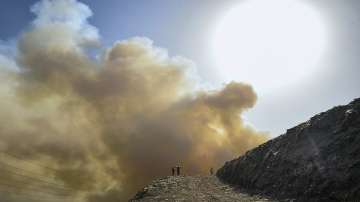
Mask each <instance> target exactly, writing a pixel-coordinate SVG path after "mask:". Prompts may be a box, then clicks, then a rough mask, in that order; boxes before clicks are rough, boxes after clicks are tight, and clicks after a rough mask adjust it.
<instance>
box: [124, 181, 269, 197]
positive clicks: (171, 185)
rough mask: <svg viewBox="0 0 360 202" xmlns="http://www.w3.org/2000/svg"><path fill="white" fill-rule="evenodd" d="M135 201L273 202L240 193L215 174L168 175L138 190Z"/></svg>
mask: <svg viewBox="0 0 360 202" xmlns="http://www.w3.org/2000/svg"><path fill="white" fill-rule="evenodd" d="M130 201H133V202H159V201H167V202H181V201H182V202H205V201H206V202H208V201H211V202H220V201H221V202H235V201H239V202H271V200H268V199H266V198H263V197H259V196H256V195H254V196H249V195H248V194H244V193H240V192H238V191H236V190H234V189H233V188H231V187H230V186H228V185H224V184H223V183H221V182H220V181H219V180H218V179H217V178H216V177H215V176H179V177H172V176H171V177H166V178H163V179H158V180H155V181H153V182H152V183H151V184H150V185H148V186H147V187H145V188H144V189H143V190H142V191H140V192H138V193H137V195H136V196H135V197H134V199H132V200H130Z"/></svg>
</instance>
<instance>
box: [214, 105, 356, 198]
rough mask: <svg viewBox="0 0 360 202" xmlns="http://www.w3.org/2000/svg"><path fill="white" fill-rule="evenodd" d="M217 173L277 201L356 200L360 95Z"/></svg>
mask: <svg viewBox="0 0 360 202" xmlns="http://www.w3.org/2000/svg"><path fill="white" fill-rule="evenodd" d="M217 176H218V177H219V178H220V179H221V180H223V181H225V182H227V183H230V184H233V185H236V186H238V187H241V188H244V189H247V190H248V191H251V192H254V193H261V194H265V195H269V196H272V197H276V198H279V199H284V198H295V199H296V200H297V201H359V200H360V99H356V100H354V101H353V102H351V103H350V104H348V105H345V106H337V107H334V108H333V109H331V110H329V111H327V112H323V113H320V114H318V115H316V116H314V117H312V118H311V119H310V120H309V121H307V122H304V123H302V124H300V125H298V126H296V127H294V128H291V129H289V130H287V132H286V134H284V135H281V136H279V137H277V138H275V139H273V140H270V141H268V142H267V143H265V144H262V145H260V146H259V147H257V148H255V149H253V150H250V151H248V152H247V153H246V154H245V155H243V156H241V157H239V158H238V159H235V160H232V161H230V162H226V164H225V165H224V166H223V167H222V168H221V169H219V170H218V172H217Z"/></svg>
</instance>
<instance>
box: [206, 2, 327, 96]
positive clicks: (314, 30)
mask: <svg viewBox="0 0 360 202" xmlns="http://www.w3.org/2000/svg"><path fill="white" fill-rule="evenodd" d="M327 34H328V33H327V30H326V25H325V22H324V21H323V19H322V17H321V16H320V15H319V13H318V12H317V10H316V9H315V8H313V7H311V6H310V5H309V4H308V3H306V2H301V1H292V0H271V1H269V0H248V1H244V2H242V3H240V4H238V5H236V6H235V7H233V8H231V9H230V10H229V11H228V12H227V13H226V14H225V16H224V17H223V18H222V19H221V20H220V21H219V22H218V24H217V26H216V29H215V31H214V35H213V38H212V50H213V57H214V59H215V64H216V67H217V70H218V72H219V75H220V76H221V78H222V80H223V81H225V82H226V81H230V80H236V81H244V82H248V83H250V84H252V85H254V87H255V89H256V90H257V91H259V92H260V93H267V92H271V91H273V90H277V89H282V88H284V87H286V86H289V85H290V84H294V83H296V82H299V81H304V80H305V79H306V78H307V77H308V76H309V75H311V74H313V73H314V72H315V70H316V69H317V68H316V67H317V66H319V65H318V62H319V59H321V58H322V56H323V55H324V52H325V50H326V46H327Z"/></svg>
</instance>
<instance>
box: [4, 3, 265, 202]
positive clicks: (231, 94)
mask: <svg viewBox="0 0 360 202" xmlns="http://www.w3.org/2000/svg"><path fill="white" fill-rule="evenodd" d="M31 11H32V12H33V13H34V14H35V15H36V19H35V20H34V21H33V22H32V24H31V25H30V26H29V27H28V28H27V29H26V30H25V31H24V32H23V33H22V34H21V36H20V38H19V39H18V40H17V49H16V51H15V52H16V54H15V55H11V54H9V55H0V77H1V82H2V85H1V86H0V95H1V98H2V99H1V100H0V120H1V123H2V124H1V126H0V150H1V152H2V153H7V154H12V155H15V156H21V158H22V159H23V160H26V161H30V162H31V163H32V164H35V165H42V167H32V168H31V170H32V172H36V173H39V175H40V174H41V176H45V177H53V178H54V180H55V182H56V183H57V184H56V185H58V184H59V183H60V184H61V186H62V187H64V189H66V190H67V191H69V190H70V192H71V195H70V198H67V199H66V200H69V201H89V202H96V201H107V202H111V201H123V200H125V199H128V198H129V197H130V196H131V195H132V194H134V193H135V191H136V190H138V189H139V188H141V187H142V186H143V185H144V184H146V183H148V182H149V181H150V180H152V179H154V178H155V177H160V176H165V175H168V174H169V173H170V172H169V171H170V167H172V166H174V165H181V166H182V167H183V168H184V171H185V173H186V174H206V173H208V171H209V169H210V168H211V167H215V168H216V167H219V166H221V165H222V164H223V163H224V162H225V161H226V160H230V159H232V158H234V157H236V156H238V155H240V154H242V153H244V152H245V151H247V150H248V149H251V148H253V147H255V146H257V145H259V144H261V143H263V142H264V141H266V140H267V138H268V136H267V134H264V133H262V132H258V131H256V130H255V129H253V128H251V127H250V126H247V125H246V124H245V123H244V122H243V120H242V118H241V114H242V112H244V111H246V110H247V109H249V108H251V107H253V106H254V104H255V102H256V99H257V96H256V94H255V92H254V91H253V89H252V87H251V86H250V85H248V84H244V83H238V82H231V83H228V84H226V85H225V86H224V87H223V88H222V89H217V90H213V91H206V90H201V89H200V88H198V87H197V86H198V85H199V83H198V81H197V80H196V75H194V74H195V73H194V72H195V70H194V68H195V65H194V63H193V62H191V61H189V60H187V59H185V58H182V57H178V56H177V57H170V56H169V55H168V54H167V52H166V50H165V49H162V48H159V47H156V46H154V45H153V42H152V41H151V40H150V39H148V38H144V37H134V38H130V39H127V40H122V41H118V42H115V43H114V44H113V45H112V46H111V47H103V46H102V45H101V37H100V36H99V33H98V30H97V28H96V27H94V26H92V25H90V24H89V23H88V21H87V19H88V18H89V17H90V16H91V15H92V11H91V10H90V9H89V8H88V7H87V6H86V5H85V4H82V3H80V2H78V1H76V0H52V1H50V0H43V1H41V2H39V3H37V4H35V5H34V6H33V7H32V8H31ZM94 52H96V53H100V54H97V55H95V54H94ZM18 163H19V162H18ZM10 164H11V163H10ZM20 164H22V162H20ZM11 165H13V164H11ZM24 165H25V166H26V165H27V164H26V163H25V164H24ZM45 168H51V171H49V170H47V169H45ZM0 169H2V170H3V171H2V172H1V174H0V175H1V176H0V177H1V178H3V179H7V181H8V183H10V184H11V183H14V184H17V186H20V188H19V190H18V192H19V193H22V191H24V192H25V191H26V190H27V189H28V188H29V187H31V188H32V189H33V188H34V187H35V188H39V189H42V187H43V186H44V183H39V182H36V181H34V180H31V179H29V180H28V181H25V182H24V178H21V179H19V178H18V177H19V176H15V177H14V176H13V174H14V173H11V172H5V171H6V169H5V167H3V168H2V167H1V168H0ZM19 180H22V182H23V183H22V184H19V183H17V182H19ZM39 184H40V185H39ZM44 189H45V188H44ZM59 192H60V191H59V190H58V189H55V193H56V195H59V194H61V192H60V193H59ZM0 199H1V201H11V202H12V201H14V202H18V201H29V200H28V199H26V198H21V197H19V196H18V194H14V192H11V191H10V192H7V193H6V194H1V196H0ZM56 200H58V199H56V197H55V196H54V198H50V199H47V201H56ZM66 200H65V199H62V200H61V201H66Z"/></svg>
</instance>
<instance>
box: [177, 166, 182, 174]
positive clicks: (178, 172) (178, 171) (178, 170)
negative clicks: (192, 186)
mask: <svg viewBox="0 0 360 202" xmlns="http://www.w3.org/2000/svg"><path fill="white" fill-rule="evenodd" d="M180 168H181V167H180V166H176V174H177V176H179V175H180Z"/></svg>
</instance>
